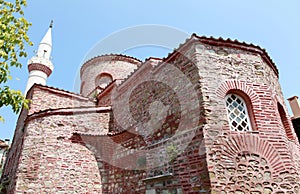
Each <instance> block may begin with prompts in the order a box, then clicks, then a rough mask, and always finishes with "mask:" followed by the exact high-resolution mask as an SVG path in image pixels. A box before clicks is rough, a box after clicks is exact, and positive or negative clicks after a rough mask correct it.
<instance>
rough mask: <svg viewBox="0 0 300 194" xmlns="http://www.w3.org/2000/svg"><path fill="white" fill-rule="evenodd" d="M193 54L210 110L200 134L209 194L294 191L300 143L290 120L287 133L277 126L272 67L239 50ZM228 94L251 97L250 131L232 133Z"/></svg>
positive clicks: (204, 48)
mask: <svg viewBox="0 0 300 194" xmlns="http://www.w3.org/2000/svg"><path fill="white" fill-rule="evenodd" d="M195 50H196V53H195V55H194V58H195V60H196V61H197V63H196V64H197V66H198V68H199V69H201V71H199V75H200V77H201V78H202V79H201V85H202V87H201V88H202V92H203V96H204V98H203V99H204V108H205V109H206V110H208V114H207V115H206V116H207V118H208V119H207V123H208V124H207V126H206V128H205V130H204V136H205V145H206V146H207V147H206V150H207V157H208V169H209V173H210V178H211V183H212V191H213V193H228V192H235V191H238V192H240V193H249V192H254V191H257V192H258V191H259V192H265V193H272V192H276V191H286V192H294V193H298V192H299V186H300V185H299V174H298V172H299V167H298V165H297V163H298V162H299V149H298V148H299V145H298V143H297V140H295V137H296V135H295V133H294V129H293V128H292V125H291V122H290V119H289V118H288V122H287V124H286V127H288V128H289V129H290V131H286V129H285V127H284V126H283V124H282V122H281V119H280V114H279V112H278V107H277V103H280V104H281V105H282V106H283V107H284V111H285V112H286V114H287V111H286V106H285V103H284V98H283V95H282V92H281V88H280V84H279V82H278V77H277V76H276V74H275V73H274V71H273V70H272V68H271V67H270V65H269V64H267V63H266V62H265V61H264V60H263V59H262V58H261V56H260V55H258V54H255V53H252V52H247V51H242V50H238V49H232V48H226V47H216V46H210V45H205V44H197V45H196V46H195ZM230 91H242V92H243V93H244V94H246V95H247V96H248V97H249V99H250V100H249V102H246V103H248V105H249V107H251V109H252V110H250V111H252V112H251V113H252V114H253V116H254V119H253V123H252V126H253V131H250V132H233V131H230V129H229V125H228V120H227V113H226V107H225V95H226V94H227V93H228V92H230ZM290 145H293V146H294V147H293V148H291V146H290ZM297 147H298V148H297Z"/></svg>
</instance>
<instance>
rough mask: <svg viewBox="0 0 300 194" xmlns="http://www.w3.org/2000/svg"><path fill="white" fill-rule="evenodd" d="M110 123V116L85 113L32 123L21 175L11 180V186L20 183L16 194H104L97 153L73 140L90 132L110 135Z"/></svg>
mask: <svg viewBox="0 0 300 194" xmlns="http://www.w3.org/2000/svg"><path fill="white" fill-rule="evenodd" d="M108 120H109V113H85V114H84V115H83V114H76V115H52V116H46V117H42V118H38V119H34V120H32V121H30V122H29V123H28V124H27V125H26V128H25V132H24V133H25V135H24V138H23V144H22V150H21V152H22V153H21V156H20V159H19V161H20V164H19V166H18V167H17V172H18V176H17V177H12V180H11V181H12V183H11V185H14V184H13V182H17V185H16V188H15V193H24V192H36V193H44V192H45V193H68V192H69V191H72V192H76V193H86V192H90V193H101V192H102V185H101V177H100V174H99V170H98V167H97V161H96V158H95V156H94V154H93V153H92V152H91V151H89V150H88V149H87V148H85V147H84V146H82V145H79V144H74V143H72V142H71V140H70V138H71V137H72V135H73V134H74V133H86V132H87V130H88V132H89V133H91V134H96V135H103V134H106V133H107V132H108ZM96 123H97V124H98V125H96ZM99 124H100V125H99ZM41 134H42V135H41ZM8 166H10V164H8ZM9 193H12V192H9Z"/></svg>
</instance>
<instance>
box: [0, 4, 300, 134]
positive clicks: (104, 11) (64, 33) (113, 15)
mask: <svg viewBox="0 0 300 194" xmlns="http://www.w3.org/2000/svg"><path fill="white" fill-rule="evenodd" d="M299 8H300V1H299V0H286V1H282V0H252V1H240V0H226V1H224V0H185V1H174V0H172V1H171V0H163V1H157V0H152V1H141V0H126V1H116V0H112V1H106V0H88V1H83V0H81V1H79V0H51V1H50V0H48V1H41V0H28V7H27V8H26V9H25V16H26V18H27V19H28V20H29V21H30V22H31V23H32V27H31V28H30V31H29V36H30V37H31V40H32V41H33V42H34V44H35V45H34V46H33V47H29V48H28V49H27V51H28V54H29V56H28V58H27V59H24V60H22V63H23V64H24V65H23V68H22V69H12V75H13V76H14V78H13V80H12V81H10V83H9V84H10V86H11V87H12V88H14V89H19V90H21V91H24V89H25V85H26V82H27V77H28V71H27V60H28V59H29V58H30V57H32V56H33V54H34V53H33V51H34V50H36V49H37V46H38V43H39V41H40V40H41V39H42V37H43V36H44V34H45V32H46V31H47V28H48V26H49V22H50V20H51V19H53V20H54V28H53V52H52V56H53V64H54V66H55V70H54V72H53V74H52V75H51V76H50V78H49V79H48V85H49V86H55V87H58V88H61V89H65V90H70V91H74V80H75V79H76V75H77V72H78V70H79V68H80V66H81V64H82V61H83V59H84V58H85V55H86V54H87V52H88V51H89V50H90V49H91V48H92V47H93V46H94V45H95V44H96V43H97V42H98V41H100V40H102V39H104V38H105V37H107V36H109V35H111V34H112V33H114V32H116V31H119V30H121V29H124V28H128V27H132V26H139V25H144V24H157V25H166V26H170V27H174V28H177V29H179V30H182V31H184V32H186V33H188V34H192V33H193V32H195V33H197V34H198V35H205V36H214V37H223V38H231V39H238V40H239V41H245V42H247V43H253V44H255V45H259V46H261V47H263V48H265V49H266V50H267V51H268V53H269V55H270V56H271V58H272V59H273V60H274V62H275V63H276V65H277V67H278V69H279V72H280V75H279V77H280V82H281V86H282V90H283V93H284V96H285V98H288V97H291V96H294V95H300V92H299V86H300V79H299V75H300V62H299V59H298V57H299V56H300V47H299V45H300V38H299V35H300V20H299V18H300V12H299ZM141 36H143V35H142V34H141ZM168 52H169V51H168V50H165V49H160V48H155V47H152V48H151V49H143V48H136V49H135V51H134V52H129V53H130V54H134V56H135V57H138V58H141V59H144V58H145V57H148V56H153V55H154V56H157V57H164V56H166V55H167V53H168ZM75 92H77V91H75ZM0 114H1V115H2V116H4V117H5V119H6V121H5V123H4V124H1V123H0V138H1V139H4V138H10V139H12V137H13V131H14V128H15V124H16V120H17V116H16V115H14V114H13V113H11V111H10V110H9V109H8V108H1V109H0Z"/></svg>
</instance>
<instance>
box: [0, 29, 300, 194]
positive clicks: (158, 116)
mask: <svg viewBox="0 0 300 194" xmlns="http://www.w3.org/2000/svg"><path fill="white" fill-rule="evenodd" d="M81 79H82V85H81V93H82V95H78V94H74V93H71V92H68V91H63V90H60V89H56V88H52V87H48V86H41V85H34V86H33V87H32V88H31V89H30V91H29V93H28V98H30V99H31V104H30V109H29V110H25V109H24V110H23V111H22V113H21V114H20V116H19V120H18V123H17V127H16V130H15V135H14V140H13V143H12V147H11V150H10V152H9V155H8V159H7V162H6V164H5V169H4V172H3V174H4V176H3V177H5V178H3V177H2V184H3V185H4V186H5V188H6V191H7V193H149V194H150V193H224V194H225V193H240V194H242V193H245V194H247V193H253V194H256V193H264V194H267V193H300V184H299V182H300V175H299V170H300V166H299V165H300V146H299V143H298V139H297V136H296V134H295V131H294V129H293V126H292V123H291V120H290V118H289V116H288V112H287V109H286V105H285V102H284V97H283V95H282V92H281V88H280V84H279V81H278V70H277V68H276V66H275V64H274V63H273V61H272V60H271V59H270V57H269V56H268V54H267V52H266V51H265V50H263V49H261V48H260V47H258V46H254V45H252V44H246V43H241V42H238V41H231V40H223V39H214V38H206V37H199V36H197V35H195V34H193V35H192V36H191V38H189V39H188V40H187V41H186V42H185V43H184V44H182V45H180V47H179V48H178V49H176V50H174V52H172V53H171V54H170V55H168V56H167V57H166V58H164V59H157V58H149V59H147V60H146V61H145V62H143V63H142V62H140V61H139V60H137V59H134V58H132V57H127V56H123V55H105V56H100V57H96V58H94V59H91V60H90V61H88V62H87V63H86V64H84V65H83V67H82V70H81ZM97 84H102V85H101V87H100V89H99V90H94V88H96V87H98V85H97ZM103 84H104V85H103ZM95 91H97V92H95ZM93 92H95V93H93ZM91 94H92V95H91ZM228 94H236V95H238V96H240V97H242V98H243V100H244V101H245V103H246V107H247V110H248V112H247V113H248V115H249V119H248V122H249V123H250V125H251V129H252V130H249V131H233V130H231V126H230V125H231V124H230V123H229V120H228V115H227V109H226V103H225V99H226V95H228ZM86 96H90V97H86ZM3 180H5V181H3Z"/></svg>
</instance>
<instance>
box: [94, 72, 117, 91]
mask: <svg viewBox="0 0 300 194" xmlns="http://www.w3.org/2000/svg"><path fill="white" fill-rule="evenodd" d="M112 81H113V77H112V75H110V74H109V73H101V74H99V75H98V76H97V77H96V79H95V87H97V86H99V87H101V88H105V87H106V86H107V85H108V84H110V83H111V82H112Z"/></svg>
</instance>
